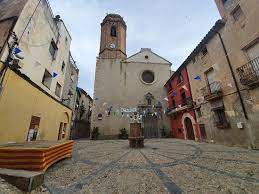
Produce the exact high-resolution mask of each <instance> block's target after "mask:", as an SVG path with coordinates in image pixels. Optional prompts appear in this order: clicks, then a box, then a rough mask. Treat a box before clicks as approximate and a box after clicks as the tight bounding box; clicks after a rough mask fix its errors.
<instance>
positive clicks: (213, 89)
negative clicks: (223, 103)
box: [201, 81, 223, 101]
mask: <svg viewBox="0 0 259 194" xmlns="http://www.w3.org/2000/svg"><path fill="white" fill-rule="evenodd" d="M201 91H202V94H203V96H204V99H205V100H207V101H213V100H216V99H219V98H222V96H223V92H222V87H221V83H220V82H218V81H215V82H212V83H211V84H209V85H207V86H206V87H204V88H202V89H201Z"/></svg>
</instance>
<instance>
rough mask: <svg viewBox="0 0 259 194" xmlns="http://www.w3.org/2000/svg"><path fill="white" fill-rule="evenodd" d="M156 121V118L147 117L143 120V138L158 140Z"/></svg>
mask: <svg viewBox="0 0 259 194" xmlns="http://www.w3.org/2000/svg"><path fill="white" fill-rule="evenodd" d="M158 130H159V129H158V119H157V116H153V115H151V114H150V115H147V116H146V117H145V118H144V136H145V138H158V136H159V131H158Z"/></svg>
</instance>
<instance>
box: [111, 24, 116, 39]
mask: <svg viewBox="0 0 259 194" xmlns="http://www.w3.org/2000/svg"><path fill="white" fill-rule="evenodd" d="M111 36H113V37H117V29H116V26H115V25H112V27H111Z"/></svg>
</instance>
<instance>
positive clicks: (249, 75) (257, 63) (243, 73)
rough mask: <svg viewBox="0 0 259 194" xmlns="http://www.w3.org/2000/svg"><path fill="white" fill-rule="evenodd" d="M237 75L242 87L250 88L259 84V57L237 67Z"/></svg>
mask: <svg viewBox="0 0 259 194" xmlns="http://www.w3.org/2000/svg"><path fill="white" fill-rule="evenodd" d="M237 73H238V75H239V78H240V82H241V83H242V84H243V85H246V86H250V85H254V84H256V83H258V82H259V57H257V58H255V59H253V60H251V61H249V62H248V63H247V64H245V65H243V66H241V67H239V68H238V69H237Z"/></svg>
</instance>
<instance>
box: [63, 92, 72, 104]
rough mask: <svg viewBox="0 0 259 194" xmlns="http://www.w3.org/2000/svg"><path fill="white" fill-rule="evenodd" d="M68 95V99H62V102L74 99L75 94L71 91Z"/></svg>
mask: <svg viewBox="0 0 259 194" xmlns="http://www.w3.org/2000/svg"><path fill="white" fill-rule="evenodd" d="M67 95H68V98H65V99H62V100H61V101H62V102H65V101H67V100H71V98H72V97H73V95H74V94H73V93H72V92H71V90H69V92H68V94H67Z"/></svg>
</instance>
